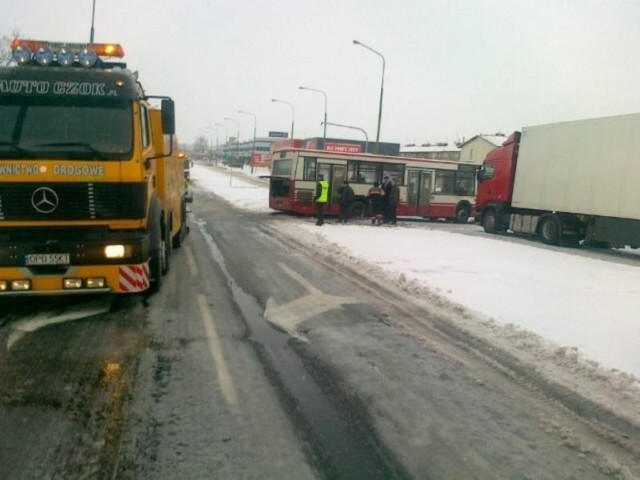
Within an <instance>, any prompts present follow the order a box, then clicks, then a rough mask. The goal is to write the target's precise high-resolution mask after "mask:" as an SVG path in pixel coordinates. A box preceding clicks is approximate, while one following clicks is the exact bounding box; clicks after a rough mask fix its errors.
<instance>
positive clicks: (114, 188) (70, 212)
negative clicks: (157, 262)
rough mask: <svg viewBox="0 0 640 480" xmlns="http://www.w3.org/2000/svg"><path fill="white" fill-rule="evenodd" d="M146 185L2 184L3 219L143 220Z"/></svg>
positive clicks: (0, 199)
mask: <svg viewBox="0 0 640 480" xmlns="http://www.w3.org/2000/svg"><path fill="white" fill-rule="evenodd" d="M146 203H147V185H146V183H0V220H7V221H18V220H19V221H34V220H35V221H38V220H40V221H51V220H111V219H127V220H128V219H142V218H144V217H145V215H146V210H147V205H146Z"/></svg>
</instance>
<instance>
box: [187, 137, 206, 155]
mask: <svg viewBox="0 0 640 480" xmlns="http://www.w3.org/2000/svg"><path fill="white" fill-rule="evenodd" d="M208 150H209V142H207V137H205V136H204V135H199V136H198V137H197V138H196V140H195V142H193V146H192V147H191V152H190V156H192V157H193V158H197V159H198V160H204V159H205V158H206V156H207V153H208Z"/></svg>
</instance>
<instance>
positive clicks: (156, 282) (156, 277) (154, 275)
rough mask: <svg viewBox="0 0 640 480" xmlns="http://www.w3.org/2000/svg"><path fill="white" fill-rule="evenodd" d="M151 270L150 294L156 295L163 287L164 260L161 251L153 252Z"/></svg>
mask: <svg viewBox="0 0 640 480" xmlns="http://www.w3.org/2000/svg"><path fill="white" fill-rule="evenodd" d="M149 270H150V272H149V274H150V276H151V279H150V280H151V281H150V285H149V293H156V292H158V291H159V290H160V287H161V286H162V260H161V252H160V249H155V250H152V251H151V257H150V259H149Z"/></svg>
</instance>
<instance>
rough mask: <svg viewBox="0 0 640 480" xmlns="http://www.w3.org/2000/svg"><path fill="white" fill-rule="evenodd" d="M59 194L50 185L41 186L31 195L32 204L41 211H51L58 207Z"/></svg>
mask: <svg viewBox="0 0 640 480" xmlns="http://www.w3.org/2000/svg"><path fill="white" fill-rule="evenodd" d="M58 202H59V200H58V195H57V194H56V192H54V191H53V190H52V189H50V188H49V187H40V188H37V189H36V190H34V191H33V194H32V195H31V205H33V208H35V209H36V211H37V212H40V213H44V214H47V213H51V212H53V211H54V210H55V209H56V208H58Z"/></svg>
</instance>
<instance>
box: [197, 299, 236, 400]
mask: <svg viewBox="0 0 640 480" xmlns="http://www.w3.org/2000/svg"><path fill="white" fill-rule="evenodd" d="M198 306H199V307H200V319H201V320H202V325H203V326H204V329H205V332H206V334H207V340H208V341H209V351H210V352H211V357H212V358H213V364H214V365H215V367H216V371H217V374H218V383H219V384H220V389H221V390H222V394H223V395H224V397H225V400H226V401H227V404H228V405H230V406H235V405H236V403H237V397H238V396H237V394H236V388H235V386H234V385H233V379H232V378H231V374H230V373H229V369H228V368H227V361H226V360H225V358H224V355H223V353H222V347H221V345H220V337H218V332H217V331H216V326H215V321H214V319H213V316H212V315H211V310H209V305H208V304H207V299H206V297H205V296H204V295H198Z"/></svg>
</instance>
